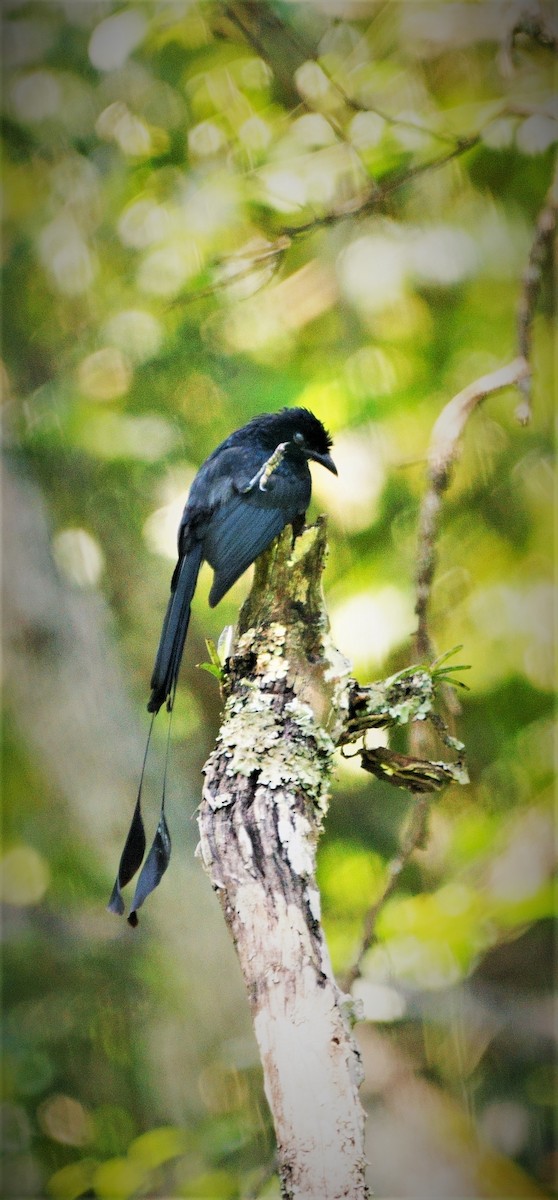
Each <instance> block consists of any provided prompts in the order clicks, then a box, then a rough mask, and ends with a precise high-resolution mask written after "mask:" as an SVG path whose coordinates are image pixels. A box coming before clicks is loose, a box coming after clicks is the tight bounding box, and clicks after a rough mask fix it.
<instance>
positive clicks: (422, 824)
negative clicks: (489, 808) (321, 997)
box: [341, 795, 430, 992]
mask: <svg viewBox="0 0 558 1200" xmlns="http://www.w3.org/2000/svg"><path fill="white" fill-rule="evenodd" d="M429 811H430V796H428V795H422V796H419V797H417V799H416V800H415V803H414V806H413V808H412V810H411V816H410V820H409V824H408V826H407V830H406V832H405V834H404V836H403V838H402V844H401V850H400V851H399V854H397V855H396V856H395V858H392V859H391V861H390V862H389V863H388V866H387V870H386V878H385V883H384V886H383V888H382V891H381V892H380V895H379V896H378V898H377V900H375V901H374V903H373V904H371V905H370V908H369V909H368V912H367V913H366V916H365V918H364V928H363V932H362V939H361V943H360V946H359V950H358V954H357V956H356V958H355V961H354V963H353V964H352V966H351V967H350V968H349V970H348V971H347V974H346V975H345V977H344V979H343V982H342V985H341V986H342V987H343V990H344V991H346V992H350V991H351V989H352V987H353V984H354V983H356V980H357V979H360V976H361V975H362V964H363V962H364V958H365V956H366V954H367V953H368V951H369V949H370V947H371V945H372V944H373V942H374V939H375V937H376V924H377V921H378V917H379V914H380V912H381V911H382V908H383V907H384V904H385V902H386V900H388V899H389V897H390V896H391V893H392V892H393V890H394V888H395V885H396V883H397V880H398V879H399V876H400V875H401V872H402V870H403V868H404V867H406V865H407V863H408V862H409V859H410V857H411V855H412V853H413V851H414V850H416V849H417V847H418V846H421V845H422V844H423V842H424V838H425V836H426V829H427V822H428V813H429Z"/></svg>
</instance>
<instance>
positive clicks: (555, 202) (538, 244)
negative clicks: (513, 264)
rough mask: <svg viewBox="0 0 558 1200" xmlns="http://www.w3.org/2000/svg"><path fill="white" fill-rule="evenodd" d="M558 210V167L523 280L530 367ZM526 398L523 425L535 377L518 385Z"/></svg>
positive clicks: (521, 308)
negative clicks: (537, 312)
mask: <svg viewBox="0 0 558 1200" xmlns="http://www.w3.org/2000/svg"><path fill="white" fill-rule="evenodd" d="M557 209H558V163H557V166H556V170H555V174H554V179H553V181H552V184H551V186H550V188H549V190H548V193H547V196H546V201H545V204H544V208H542V209H541V211H540V213H539V216H538V218H537V223H536V226H535V236H534V238H533V241H532V243H531V249H530V251H529V260H528V263H527V266H526V268H525V271H524V274H523V280H522V288H521V295H520V297H519V304H518V308H517V342H518V348H519V352H520V354H521V355H522V356H523V358H524V359H526V361H527V362H528V363H530V362H531V349H532V343H533V320H534V317H535V309H536V307H537V301H538V298H539V293H540V290H541V283H542V276H543V271H544V268H545V265H546V262H547V259H548V258H549V257H550V252H551V247H552V240H553V235H554V230H555V229H556V212H557ZM518 387H519V390H520V392H521V394H522V400H521V403H520V404H518V406H517V408H516V410H515V415H516V417H517V419H518V421H520V422H521V424H522V425H526V424H527V423H528V422H529V421H530V419H531V391H532V373H531V371H529V373H528V374H527V375H526V376H525V377H524V378H523V379H521V380H519V381H518Z"/></svg>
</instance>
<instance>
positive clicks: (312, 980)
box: [199, 526, 367, 1200]
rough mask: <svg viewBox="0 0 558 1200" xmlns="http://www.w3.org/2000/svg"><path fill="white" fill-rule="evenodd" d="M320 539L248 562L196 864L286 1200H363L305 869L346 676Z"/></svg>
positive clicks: (315, 899) (346, 1022)
mask: <svg viewBox="0 0 558 1200" xmlns="http://www.w3.org/2000/svg"><path fill="white" fill-rule="evenodd" d="M324 553H325V536H324V530H323V527H322V526H318V527H317V528H316V529H313V530H311V531H308V532H307V534H305V535H303V538H302V539H300V540H299V542H297V543H296V548H295V553H294V554H291V547H290V535H289V533H288V532H286V533H285V534H284V535H283V536H282V538H281V539H280V541H279V543H278V545H276V546H275V547H274V548H272V550H271V551H270V552H269V553H268V555H267V556H264V560H263V562H262V561H261V560H260V563H259V564H258V569H257V573H256V580H255V584H254V589H253V592H252V594H251V597H250V598H249V601H248V602H247V604H246V606H245V608H244V610H243V612H242V614H241V619H240V630H239V637H238V639H237V642H236V645H235V649H234V653H233V657H232V659H231V661H230V664H229V673H228V679H227V703H226V707H225V713H224V719H223V723H222V726H221V730H220V734H219V738H218V742H217V746H216V748H215V750H214V752H213V754H212V755H211V757H210V759H209V761H208V763H207V764H206V767H205V787H204V796H203V801H202V805H201V808H200V815H199V827H200V837H201V841H200V853H201V857H202V861H203V863H204V866H205V868H206V870H207V871H208V874H209V876H210V878H211V881H212V884H213V887H214V888H215V890H216V891H217V893H218V894H219V896H220V899H221V903H222V907H223V911H224V915H225V918H226V921H227V924H228V926H229V928H230V931H231V934H232V937H233V939H234V943H235V946H236V950H237V953H238V957H239V961H240V965H241V968H242V971H243V975H244V979H245V982H246V986H247V989H248V995H249V999H250V1004H251V1008H252V1015H253V1019H254V1028H255V1033H256V1038H257V1040H258V1044H259V1048H260V1053H261V1059H262V1066H263V1072H264V1083H265V1089H266V1095H267V1098H268V1101H269V1105H270V1108H271V1112H272V1115H273V1120H274V1123H275V1131H276V1136H277V1146H278V1158H279V1169H280V1175H281V1185H282V1190H283V1195H284V1196H285V1197H288V1198H289V1200H291V1198H292V1200H340V1198H341V1197H351V1200H365V1197H366V1195H367V1192H366V1187H365V1183H364V1167H365V1160H364V1150H363V1143H364V1113H363V1110H362V1107H361V1104H360V1101H359V1097H358V1086H359V1083H360V1059H359V1054H358V1050H357V1047H356V1044H355V1042H354V1040H353V1037H352V1033H351V1029H350V1008H351V1002H350V998H349V997H344V996H343V994H342V993H341V992H340V990H339V988H338V987H337V985H336V983H335V979H334V977H333V972H332V969H331V965H330V961H329V955H328V952H327V948H326V945H325V941H324V937H323V933H322V929H321V925H320V902H319V893H318V889H317V886H316V881H315V856H316V845H317V840H318V836H319V833H320V830H321V826H322V822H323V818H324V815H325V811H326V809H327V802H328V795H329V792H328V789H329V778H330V772H331V764H332V754H333V749H334V737H335V735H336V733H337V731H338V729H339V727H340V725H341V724H342V722H343V719H344V717H345V716H346V710H347V706H348V686H347V684H348V669H347V665H346V663H345V662H344V660H343V659H341V656H339V655H338V654H337V653H336V652H335V651H333V649H332V647H331V645H330V642H329V636H328V632H327V620H326V617H325V613H324V610H323V604H322V597H321V583H320V578H321V570H322V567H323V560H324Z"/></svg>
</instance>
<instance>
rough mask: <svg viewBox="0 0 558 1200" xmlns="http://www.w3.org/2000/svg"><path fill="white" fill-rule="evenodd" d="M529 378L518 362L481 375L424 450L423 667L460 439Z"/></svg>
mask: <svg viewBox="0 0 558 1200" xmlns="http://www.w3.org/2000/svg"><path fill="white" fill-rule="evenodd" d="M529 375H530V366H529V363H528V362H527V361H526V359H525V358H523V357H520V358H516V359H514V360H513V362H511V363H507V364H506V366H505V367H499V368H498V369H497V370H496V371H491V372H490V374H489V375H483V376H482V377H481V378H480V379H476V380H475V382H474V383H470V384H468V386H467V387H466V388H463V390H462V391H461V392H459V393H458V394H457V396H454V397H453V399H452V400H450V401H449V402H448V403H447V404H446V406H445V408H443V409H442V412H441V413H440V416H439V417H438V419H437V421H436V423H435V425H434V429H433V430H432V437H431V439H430V447H429V450H428V484H429V486H428V488H427V491H426V493H425V496H424V498H423V501H422V504H421V508H420V513H419V522H418V547H417V571H416V576H415V588H416V604H415V612H416V614H417V617H418V628H417V633H416V646H417V656H418V658H419V659H420V660H421V661H429V660H431V659H432V658H433V655H434V651H433V647H432V642H431V638H430V631H429V624H428V618H429V608H430V597H431V592H432V581H433V579H434V571H435V568H436V541H437V537H438V530H439V525H440V515H441V510H442V502H443V498H444V495H445V493H446V491H447V489H448V487H449V484H450V481H451V476H452V471H453V467H454V465H455V462H456V460H457V458H458V456H459V450H460V443H461V438H462V436H463V432H464V429H465V426H466V424H467V421H468V420H469V417H470V416H471V413H473V412H474V411H475V409H476V408H477V407H478V406H479V404H481V403H482V401H483V400H484V399H485V398H486V396H489V395H491V394H492V393H493V392H499V391H502V389H503V388H507V387H512V386H514V385H517V384H519V383H520V381H521V380H522V379H525V378H527V376H529Z"/></svg>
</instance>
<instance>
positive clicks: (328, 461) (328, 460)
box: [308, 450, 337, 475]
mask: <svg viewBox="0 0 558 1200" xmlns="http://www.w3.org/2000/svg"><path fill="white" fill-rule="evenodd" d="M308 458H311V459H312V462H317V463H320V465H321V466H322V467H325V469H326V471H331V474H332V475H337V467H336V466H335V463H334V461H333V459H332V457H331V454H314V453H313V452H312V451H311V450H309V451H308Z"/></svg>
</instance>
